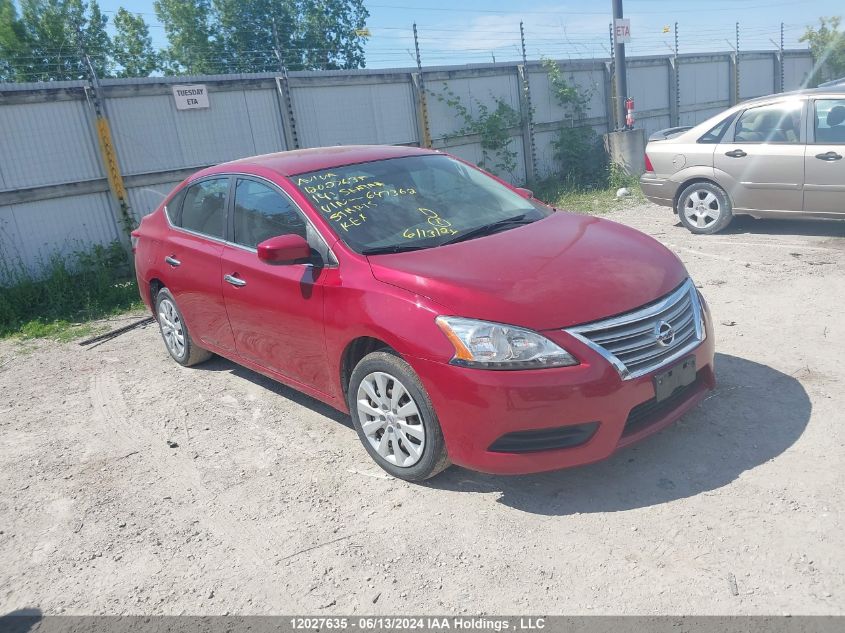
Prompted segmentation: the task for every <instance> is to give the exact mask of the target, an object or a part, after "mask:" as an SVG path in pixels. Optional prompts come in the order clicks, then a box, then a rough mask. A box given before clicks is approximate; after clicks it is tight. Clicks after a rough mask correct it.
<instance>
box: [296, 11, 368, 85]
mask: <svg viewBox="0 0 845 633" xmlns="http://www.w3.org/2000/svg"><path fill="white" fill-rule="evenodd" d="M368 17H370V13H369V11H367V9H366V7H365V6H364V2H363V0H313V1H311V2H305V3H304V6H303V10H302V23H303V34H302V48H303V66H304V67H305V68H308V69H321V70H332V69H350V68H363V67H364V66H365V61H364V43H365V42H366V35H364V33H365V30H364V29H365V27H366V24H367V18H368Z"/></svg>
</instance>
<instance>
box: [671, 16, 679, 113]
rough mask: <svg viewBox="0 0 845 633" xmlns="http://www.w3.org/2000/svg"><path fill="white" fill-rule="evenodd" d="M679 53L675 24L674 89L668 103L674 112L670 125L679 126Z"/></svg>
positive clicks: (676, 25)
mask: <svg viewBox="0 0 845 633" xmlns="http://www.w3.org/2000/svg"><path fill="white" fill-rule="evenodd" d="M679 51H680V46H679V43H678V23H677V22H675V54H674V56H673V57H672V64H671V66H672V83H673V87H674V89H673V90H671V92H672V93H673V94H672V97H673V99H672V101H671V102H670V103H673V104H674V110H673V111H672V115H673V116H672V118H673V119H674V122H673V123H672V125H680V124H681V67H680V65H679V63H678V53H679Z"/></svg>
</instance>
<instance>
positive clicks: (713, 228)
mask: <svg viewBox="0 0 845 633" xmlns="http://www.w3.org/2000/svg"><path fill="white" fill-rule="evenodd" d="M677 211H678V217H679V218H680V220H681V223H682V224H683V225H684V226H685V227H687V228H688V229H689V230H690V231H692V232H693V233H697V234H700V235H712V234H713V233H718V232H719V231H721V230H723V229H725V228H726V227H727V226H728V224H730V223H731V220H732V219H733V211H732V208H731V199H730V198H729V197H728V194H727V193H726V192H725V190H724V189H722V188H721V187H719V186H718V185H716V184H714V183H712V182H694V183H692V184H691V185H690V186H689V187H686V188H685V189H684V190H683V191H682V192H681V195H680V196H678V206H677Z"/></svg>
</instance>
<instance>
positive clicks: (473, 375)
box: [408, 308, 716, 474]
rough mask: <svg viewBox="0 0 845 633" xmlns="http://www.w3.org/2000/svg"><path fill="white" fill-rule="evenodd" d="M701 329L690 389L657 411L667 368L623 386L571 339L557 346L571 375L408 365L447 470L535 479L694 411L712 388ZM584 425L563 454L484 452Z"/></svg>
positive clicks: (709, 348) (708, 343)
mask: <svg viewBox="0 0 845 633" xmlns="http://www.w3.org/2000/svg"><path fill="white" fill-rule="evenodd" d="M705 309H706V308H705ZM705 327H706V331H707V337H706V338H705V340H704V341H703V342H702V343H701V344H700V345H699V346H698V347H697V348H695V349H694V350H692V351H691V352H690V353H689V354H688V355H687V357H689V356H694V357H695V361H696V370H697V379H696V381H695V382H694V383H693V385H691V386H690V387H688V388H686V389H685V390H684V391H683V392H678V393H677V394H676V395H675V396H672V397H670V398H669V399H668V400H666V401H664V402H662V403H655V402H654V400H653V399H654V395H655V392H654V385H653V382H652V378H653V376H654V374H655V373H660V372H662V371H665V370H666V369H668V368H670V367H671V366H672V364H669V365H667V366H665V367H662V368H660V369H657V370H655V371H654V372H652V373H649V374H646V375H644V376H641V377H640V378H636V379H633V380H622V379H621V378H620V376H619V374H618V372H617V371H616V370H615V369H614V368H613V367H612V366H611V365H610V364H609V363H608V362H607V361H606V360H605V359H604V358H602V357H601V356H600V355H599V354H598V353H597V352H595V351H593V350H592V349H590V348H589V347H587V346H586V345H584V344H582V343H580V342H578V341H576V340H575V339H574V338H571V337H568V338H567V339H566V340H565V342H564V340H563V339H561V340H560V341H559V342H561V343H562V344H564V345H565V346H566V347H567V349H569V350H570V351H571V352H572V353H573V354H575V355H576V357H577V358H579V360H581V364H580V365H576V366H574V367H562V368H558V369H541V370H527V371H490V370H481V369H467V368H463V367H456V366H454V365H449V364H446V363H441V362H436V361H429V360H423V359H416V358H412V359H408V361H409V362H410V363H411V365H412V366H413V367H414V369H415V370H416V372H417V374H418V375H419V376H420V379H421V380H422V382H423V384H424V385H425V387H426V390H427V391H428V394H429V396H430V398H431V400H432V404H433V405H434V410H435V411H436V412H437V416H438V419H439V421H440V426H441V428H442V430H443V436H444V439H445V441H446V450H447V452H448V453H449V458H450V459H451V461H452V462H453V463H455V464H458V465H460V466H465V467H467V468H470V469H472V470H478V471H482V472H488V473H498V474H526V473H535V472H542V471H548V470H557V469H561V468H568V467H571V466H579V465H583V464H588V463H591V462H595V461H599V460H602V459H605V458H607V457H610V455H612V454H613V453H614V452H615V451H616V450H617V449H619V448H621V447H623V446H627V445H629V444H633V443H634V442H637V441H638V440H641V439H643V438H645V437H647V436H649V435H651V434H652V433H655V432H657V431H659V430H660V429H663V428H665V427H666V426H668V425H670V424H672V423H673V422H675V421H677V420H678V418H680V417H681V416H682V415H684V414H685V413H686V412H687V411H689V410H690V409H691V408H693V407H694V406H695V405H696V404H698V403H699V402H700V401H701V400H702V399H703V398H704V396H705V394H706V393H707V392H708V391H709V390H711V389H713V388H714V387H715V384H716V378H715V372H714V368H713V358H714V340H713V331H712V326H711V324H710V315H709V314H707V315H706V320H705ZM561 336H565V335H564V334H562V333H561ZM677 362H680V361H677ZM629 418H630V420H629ZM626 422H629V424H628V427H627V428H626ZM589 423H597V425H596V426H595V430H594V432H592V435H591V436H590V437H589V439H588V440H587V441H586V442H584V443H583V444H580V445H577V446H573V447H570V448H555V449H551V450H535V451H534V452H518V453H516V452H510V453H509V452H500V451H496V450H490V448H491V446H493V445H494V443H496V441H497V440H499V439H500V438H502V437H503V436H506V435H508V434H512V433H514V432H518V431H534V430H539V429H557V428H560V427H566V426H569V425H578V426H579V427H580V425H588V424H589ZM582 428H583V427H582ZM588 428H589V427H588Z"/></svg>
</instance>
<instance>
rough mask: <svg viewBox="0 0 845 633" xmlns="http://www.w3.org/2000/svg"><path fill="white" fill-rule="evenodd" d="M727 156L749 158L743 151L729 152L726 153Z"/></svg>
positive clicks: (734, 150)
mask: <svg viewBox="0 0 845 633" xmlns="http://www.w3.org/2000/svg"><path fill="white" fill-rule="evenodd" d="M725 156H730V157H731V158H742V157H743V156H748V154H746V153H745V152H743V151H742V150H741V149H732V150H731V151H729V152H725Z"/></svg>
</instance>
